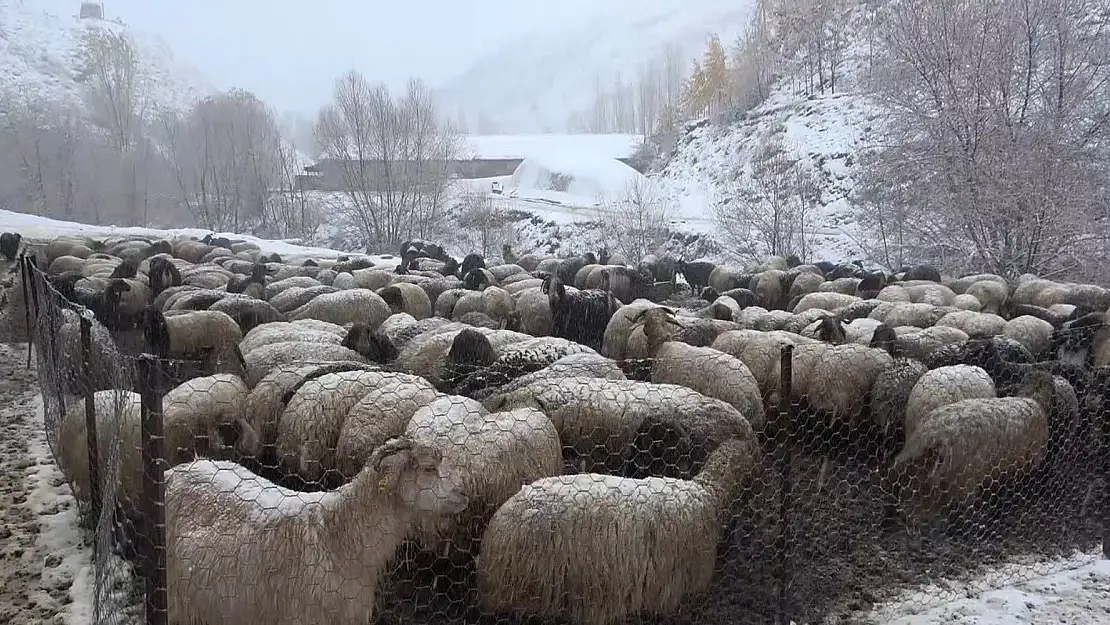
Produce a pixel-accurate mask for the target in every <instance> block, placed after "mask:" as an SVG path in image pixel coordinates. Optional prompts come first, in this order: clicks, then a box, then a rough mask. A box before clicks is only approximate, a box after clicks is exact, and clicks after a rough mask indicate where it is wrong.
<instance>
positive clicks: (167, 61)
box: [0, 0, 215, 110]
mask: <svg viewBox="0 0 1110 625" xmlns="http://www.w3.org/2000/svg"><path fill="white" fill-rule="evenodd" d="M79 6H80V2H78V1H76V0H65V1H63V0H0V93H3V94H4V95H15V96H19V97H28V98H32V99H45V100H48V101H51V102H57V103H66V104H71V105H76V106H82V105H83V103H82V97H81V85H79V84H78V83H77V82H76V80H75V77H74V62H75V56H76V54H77V50H78V46H79V44H80V41H81V36H82V34H83V33H84V32H85V30H86V29H90V28H107V29H111V30H113V31H114V32H121V31H123V32H126V33H127V34H128V36H129V37H130V38H131V41H132V43H133V44H134V46H135V48H136V50H137V52H138V57H139V63H140V73H141V75H142V77H143V78H144V81H145V86H146V89H147V93H148V94H149V97H150V99H151V101H152V103H153V104H154V105H156V106H157V107H161V108H169V109H174V110H185V109H187V108H188V107H190V106H191V105H192V104H193V102H195V101H196V100H197V99H199V98H202V97H204V96H205V95H208V94H210V93H212V92H214V91H215V88H214V87H213V86H212V85H211V84H209V83H208V81H207V80H205V78H204V77H203V76H202V75H201V74H200V72H198V71H197V70H196V69H194V68H192V67H188V66H186V65H184V64H183V63H181V62H179V61H177V60H175V59H174V57H173V53H172V52H171V51H170V49H169V47H168V46H167V45H166V44H165V42H163V41H161V40H160V39H159V38H157V37H154V36H151V35H149V34H147V33H142V32H138V31H136V30H134V29H131V28H128V27H127V26H125V25H123V24H119V23H116V22H113V21H108V20H93V19H84V20H82V19H79V18H78V17H77V10H78V8H79ZM109 8H110V7H109ZM107 16H108V17H110V14H109V15H107Z"/></svg>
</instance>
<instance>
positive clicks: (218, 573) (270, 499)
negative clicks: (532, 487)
mask: <svg viewBox="0 0 1110 625" xmlns="http://www.w3.org/2000/svg"><path fill="white" fill-rule="evenodd" d="M468 503H469V501H468V499H467V497H466V495H465V493H464V491H463V490H462V478H461V475H460V474H459V473H458V472H457V470H456V469H455V468H454V467H453V465H452V463H451V462H450V461H449V460H447V459H443V458H442V456H441V454H440V453H439V452H438V451H437V450H435V449H431V448H429V447H427V446H424V445H419V444H416V443H413V442H412V441H409V440H406V439H394V440H391V441H389V442H388V443H386V444H385V445H383V446H381V447H379V448H378V449H377V450H375V452H374V454H373V455H372V457H371V458H370V461H369V462H368V463H367V465H366V468H365V469H363V470H362V472H361V473H359V474H358V476H356V477H355V479H354V480H352V481H351V482H350V483H348V484H346V485H344V486H342V487H340V488H339V489H337V490H334V491H328V492H316V493H304V492H297V491H292V490H288V489H284V488H281V487H280V486H277V485H276V484H274V483H272V482H270V481H268V480H266V479H265V478H262V477H259V476H258V475H255V474H254V473H252V472H250V471H249V470H247V469H245V468H243V467H241V466H239V465H237V464H234V463H231V462H218V461H212V460H196V461H193V462H191V463H188V464H183V465H180V466H177V467H174V468H172V469H170V470H169V471H167V472H166V501H165V506H166V552H167V553H166V555H167V558H166V560H167V562H168V568H167V578H168V599H169V620H170V622H172V623H207V624H209V625H245V624H247V623H260V622H265V623H273V624H275V625H325V624H326V625H365V624H366V623H369V622H371V617H372V616H373V609H374V600H375V594H376V591H377V586H378V582H379V580H380V578H381V576H382V574H383V573H384V572H385V568H386V566H387V564H388V563H389V562H390V561H391V560H392V559H393V558H394V555H395V553H396V551H397V548H398V547H399V546H400V544H401V542H402V541H403V540H404V538H405V537H406V535H407V534H409V533H410V532H411V530H412V529H413V527H414V525H415V523H417V522H419V521H422V520H425V519H438V518H440V517H443V516H448V515H453V514H456V513H458V512H460V511H462V510H463V509H465V508H466V506H467V504H468ZM229 555H230V556H231V557H229Z"/></svg>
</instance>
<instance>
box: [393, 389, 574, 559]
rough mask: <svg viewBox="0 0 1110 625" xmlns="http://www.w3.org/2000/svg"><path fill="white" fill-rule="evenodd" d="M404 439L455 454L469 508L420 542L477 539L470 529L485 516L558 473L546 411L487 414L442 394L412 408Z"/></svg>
mask: <svg viewBox="0 0 1110 625" xmlns="http://www.w3.org/2000/svg"><path fill="white" fill-rule="evenodd" d="M405 435H406V436H409V437H411V438H412V439H413V440H414V441H418V442H420V443H423V444H426V445H429V446H431V447H433V448H435V449H438V450H440V451H442V452H443V453H453V454H456V455H457V456H458V461H459V470H460V473H462V475H463V484H464V489H465V490H466V493H467V495H468V496H469V497H470V505H469V506H468V508H467V510H466V512H465V514H464V515H463V516H462V517H461V518H457V519H454V520H453V522H450V523H438V524H436V525H435V526H434V527H427V528H424V530H423V531H422V532H421V535H422V539H423V542H424V543H425V544H426V545H429V546H430V545H432V544H433V543H434V541H435V540H436V539H437V538H445V539H449V540H451V541H452V542H455V543H456V544H460V543H461V544H460V546H466V544H467V543H468V542H469V541H471V540H477V539H478V538H480V533H479V534H477V535H474V534H472V533H471V529H472V528H475V527H484V526H485V523H486V521H487V520H488V519H489V517H490V516H491V515H492V514H493V513H494V511H496V510H497V508H499V507H500V506H501V504H502V503H504V502H505V500H507V499H508V498H509V497H511V496H512V495H513V494H514V493H516V492H517V491H518V490H520V487H521V485H522V484H527V483H529V482H532V481H534V480H537V479H540V478H543V477H549V476H553V475H559V474H560V473H562V469H563V457H562V443H561V442H560V438H559V433H558V432H557V431H556V430H555V426H554V425H552V423H551V421H550V420H549V419H548V418H547V416H545V415H544V413H542V412H540V411H538V410H536V409H534V408H530V407H527V406H523V407H518V408H516V409H514V410H509V411H504V412H495V413H490V412H487V411H486V410H485V408H483V406H482V404H480V403H478V402H476V401H474V400H472V399H468V398H465V397H459V396H457V395H441V396H440V397H438V398H437V399H435V400H433V401H431V402H430V403H428V404H427V405H425V406H422V407H420V408H418V409H417V410H416V412H415V413H414V414H413V416H412V419H410V420H409V422H408V424H407V425H406V426H405Z"/></svg>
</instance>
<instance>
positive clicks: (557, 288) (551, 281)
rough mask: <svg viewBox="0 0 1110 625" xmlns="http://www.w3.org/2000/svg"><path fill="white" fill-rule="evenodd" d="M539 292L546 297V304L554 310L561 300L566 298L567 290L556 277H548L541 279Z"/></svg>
mask: <svg viewBox="0 0 1110 625" xmlns="http://www.w3.org/2000/svg"><path fill="white" fill-rule="evenodd" d="M540 291H541V292H542V293H543V294H544V295H546V296H547V303H548V304H549V305H550V306H551V308H552V309H554V308H555V307H556V306H557V305H558V304H559V302H561V301H563V298H564V297H566V296H567V289H566V287H565V286H563V282H562V281H561V280H559V277H558V276H556V275H549V276H547V277H546V278H544V279H543V284H542V285H540Z"/></svg>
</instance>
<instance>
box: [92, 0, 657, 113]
mask: <svg viewBox="0 0 1110 625" xmlns="http://www.w3.org/2000/svg"><path fill="white" fill-rule="evenodd" d="M641 1H643V0H641ZM647 1H651V0H647ZM104 5H105V7H104V9H105V14H106V17H108V18H116V17H118V18H120V19H122V20H123V21H124V22H126V23H128V24H129V25H131V26H134V27H136V28H139V29H142V30H146V31H148V32H152V33H156V34H158V35H161V36H162V37H163V38H164V39H165V40H166V42H167V43H169V45H170V46H171V47H172V48H173V50H174V52H175V55H176V56H177V57H179V58H180V59H181V60H183V61H185V62H188V63H190V64H192V65H193V66H195V67H197V68H198V69H199V70H200V71H201V72H203V73H204V74H205V75H206V76H207V77H208V78H209V80H211V81H212V82H213V83H214V84H215V86H216V87H218V88H221V89H226V88H229V87H233V86H234V87H242V88H246V89H250V90H251V91H253V92H255V93H256V94H258V95H259V96H260V97H261V98H262V99H263V100H265V101H266V102H268V103H269V104H270V105H272V106H274V107H276V108H278V109H279V110H283V111H292V110H295V111H301V112H305V113H309V114H314V113H315V111H316V109H317V108H318V107H319V106H320V105H321V104H323V103H324V102H325V101H326V100H327V99H328V97H329V92H330V90H331V86H332V84H333V82H334V80H335V78H336V77H338V76H339V75H340V74H342V73H343V72H345V71H347V70H349V69H351V68H357V69H359V70H361V71H362V72H363V73H364V74H366V76H367V77H369V78H370V79H372V80H384V81H386V82H388V83H390V84H391V85H396V86H402V85H403V84H404V81H405V80H406V79H407V78H408V77H409V76H412V75H418V76H420V77H422V78H424V79H425V80H427V81H428V82H429V83H431V84H432V85H433V86H435V85H437V84H438V83H439V82H441V81H443V80H446V79H448V78H450V77H451V76H453V75H455V74H457V73H459V72H461V71H463V70H464V69H466V68H467V66H468V65H469V64H470V63H471V62H473V61H474V60H476V59H477V57H478V56H480V55H482V54H485V53H489V52H492V51H494V50H495V49H496V48H498V47H500V46H501V45H504V44H505V43H507V42H508V41H512V40H516V39H518V38H520V37H521V36H522V35H524V34H526V33H527V32H528V31H530V30H533V29H536V28H550V27H552V26H554V25H557V24H559V23H563V22H565V20H568V19H571V18H572V16H575V15H577V19H581V18H582V14H583V13H589V14H596V13H599V12H600V11H603V10H606V9H612V8H613V4H609V5H608V6H605V5H604V3H603V0H558V1H557V2H532V1H528V0H466V1H465V2H464V1H459V0H414V1H412V2H390V3H388V4H387V3H386V2H383V1H382V0H320V1H319V2H305V1H304V0H188V1H186V0H176V1H175V0H105V3H104Z"/></svg>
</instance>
